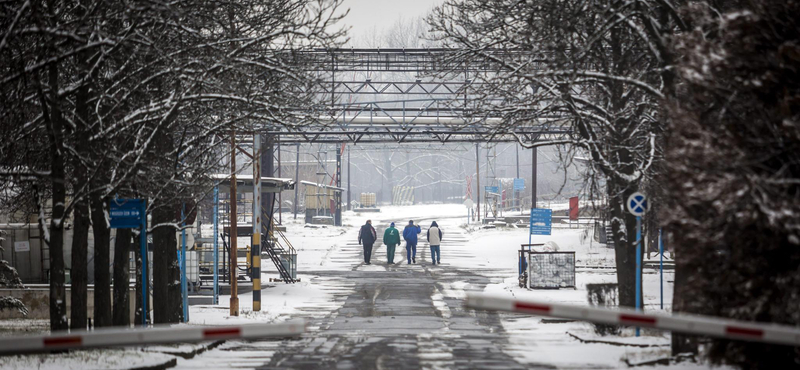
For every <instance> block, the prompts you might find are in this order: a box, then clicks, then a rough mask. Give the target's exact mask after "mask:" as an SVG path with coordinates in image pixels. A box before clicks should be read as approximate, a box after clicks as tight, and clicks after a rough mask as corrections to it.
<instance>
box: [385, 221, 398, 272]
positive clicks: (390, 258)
mask: <svg viewBox="0 0 800 370" xmlns="http://www.w3.org/2000/svg"><path fill="white" fill-rule="evenodd" d="M383 244H386V262H387V263H389V264H390V265H394V249H395V248H396V247H397V245H398V244H400V232H399V231H397V229H395V228H394V222H392V225H391V226H389V228H388V229H386V231H384V232H383Z"/></svg>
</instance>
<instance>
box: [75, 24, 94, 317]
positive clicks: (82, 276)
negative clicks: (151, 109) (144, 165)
mask: <svg viewBox="0 0 800 370" xmlns="http://www.w3.org/2000/svg"><path fill="white" fill-rule="evenodd" d="M84 33H85V32H84ZM79 55H80V58H79V61H78V64H79V70H80V73H81V75H85V74H86V73H88V70H89V67H88V66H87V63H88V60H86V58H88V53H80V54H79ZM88 100H89V86H88V85H87V84H83V85H82V86H81V87H79V88H78V91H77V94H76V95H75V115H76V117H77V120H75V121H76V122H75V132H74V133H75V150H76V151H77V152H78V153H79V154H80V157H83V158H89V129H88V126H89V123H88V122H89V106H88ZM80 157H79V156H74V158H73V160H72V165H73V180H72V189H73V194H74V196H75V198H76V199H75V202H76V204H75V213H74V228H73V232H72V284H71V287H70V292H71V297H70V302H71V309H70V318H71V322H70V329H86V326H87V316H88V308H87V305H88V296H87V292H86V290H87V284H88V280H89V271H88V249H89V240H88V239H89V225H90V222H89V217H90V216H89V194H88V191H89V177H88V175H87V173H88V169H87V168H86V165H85V164H84V163H83V161H82V158H80Z"/></svg>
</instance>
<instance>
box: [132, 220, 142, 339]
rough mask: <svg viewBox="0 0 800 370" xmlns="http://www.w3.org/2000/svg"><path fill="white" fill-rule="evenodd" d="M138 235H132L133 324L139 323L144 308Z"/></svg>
mask: <svg viewBox="0 0 800 370" xmlns="http://www.w3.org/2000/svg"><path fill="white" fill-rule="evenodd" d="M140 235H141V234H139V235H136V236H134V237H133V243H134V247H133V250H134V252H135V254H134V256H135V257H134V258H136V284H135V285H136V298H135V301H136V310H135V311H134V312H133V322H134V325H141V323H142V314H143V313H144V309H143V308H142V305H143V302H142V251H141V248H139V245H141V239H139V238H140Z"/></svg>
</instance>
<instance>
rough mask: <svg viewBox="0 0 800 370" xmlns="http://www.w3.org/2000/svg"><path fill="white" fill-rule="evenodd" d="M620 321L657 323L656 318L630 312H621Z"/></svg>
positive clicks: (622, 322) (637, 323)
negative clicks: (630, 313)
mask: <svg viewBox="0 0 800 370" xmlns="http://www.w3.org/2000/svg"><path fill="white" fill-rule="evenodd" d="M619 322H620V323H621V324H628V325H650V326H655V325H656V318H655V317H649V316H642V315H629V314H621V315H619Z"/></svg>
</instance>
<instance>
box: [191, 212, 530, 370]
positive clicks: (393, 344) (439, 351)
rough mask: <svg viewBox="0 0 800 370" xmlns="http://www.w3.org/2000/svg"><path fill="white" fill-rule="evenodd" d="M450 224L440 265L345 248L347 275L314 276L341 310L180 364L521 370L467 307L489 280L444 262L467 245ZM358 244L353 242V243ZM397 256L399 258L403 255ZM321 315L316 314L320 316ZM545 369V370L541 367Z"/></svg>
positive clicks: (503, 340)
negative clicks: (302, 327) (367, 259)
mask: <svg viewBox="0 0 800 370" xmlns="http://www.w3.org/2000/svg"><path fill="white" fill-rule="evenodd" d="M455 229H456V228H455V227H452V228H449V227H448V230H449V231H448V233H447V235H446V237H445V240H444V241H443V245H442V251H443V256H442V262H443V264H442V265H435V266H434V265H431V263H430V261H429V260H428V258H429V253H430V251H429V250H428V248H426V247H419V248H418V249H417V264H412V265H408V264H406V260H405V248H404V247H402V246H401V247H398V248H397V256H396V258H395V261H396V263H397V264H395V265H387V264H386V255H385V253H386V248H385V247H383V246H382V247H379V248H377V250H376V253H375V254H374V256H373V258H372V262H373V264H372V265H371V266H366V265H364V262H363V257H362V252H361V246H359V245H358V244H356V243H355V242H353V243H349V244H347V245H345V246H343V247H342V248H341V250H340V253H337V254H336V256H335V257H334V258H338V259H343V260H347V261H352V263H353V268H352V270H351V271H315V272H314V274H315V275H318V276H320V278H319V282H320V284H326V285H330V286H329V288H331V289H336V288H341V289H340V292H339V293H337V294H334V297H335V298H334V299H337V300H343V302H344V304H343V305H342V306H341V308H339V309H338V310H335V311H333V312H329V313H327V314H325V315H324V316H323V315H316V314H311V315H309V317H308V319H309V320H310V321H311V325H310V330H309V332H308V333H307V334H305V335H304V336H303V337H302V338H300V339H296V340H284V341H256V342H231V343H226V345H223V346H221V347H220V348H218V349H216V350H214V351H209V352H208V353H206V354H203V355H200V356H198V357H197V358H195V359H193V360H192V361H191V362H190V363H184V364H183V365H182V366H185V367H191V366H192V364H194V366H197V367H214V368H244V367H248V368H253V367H254V368H257V369H420V368H423V369H474V368H481V369H523V368H531V367H530V365H525V366H523V365H522V364H520V363H518V362H517V361H515V360H514V359H513V358H512V357H510V356H509V355H507V354H506V353H505V352H503V348H504V346H506V345H507V343H508V342H507V335H506V334H505V333H504V331H503V327H502V325H501V323H500V318H499V317H498V315H497V314H495V313H486V312H476V311H473V310H466V309H464V308H463V307H462V305H461V299H462V298H463V293H464V291H470V290H483V287H484V286H486V285H487V284H488V283H489V278H487V277H485V276H484V275H481V273H480V271H461V270H456V269H453V268H451V267H449V265H448V264H447V257H448V256H452V255H453V254H454V253H459V248H458V247H459V246H460V245H463V244H464V243H465V241H466V240H465V238H464V236H463V235H461V234H459V233H458V231H457V230H455ZM353 239H354V240H355V238H353ZM401 253H402V257H401ZM320 314H321V313H320ZM541 368H546V367H541Z"/></svg>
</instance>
